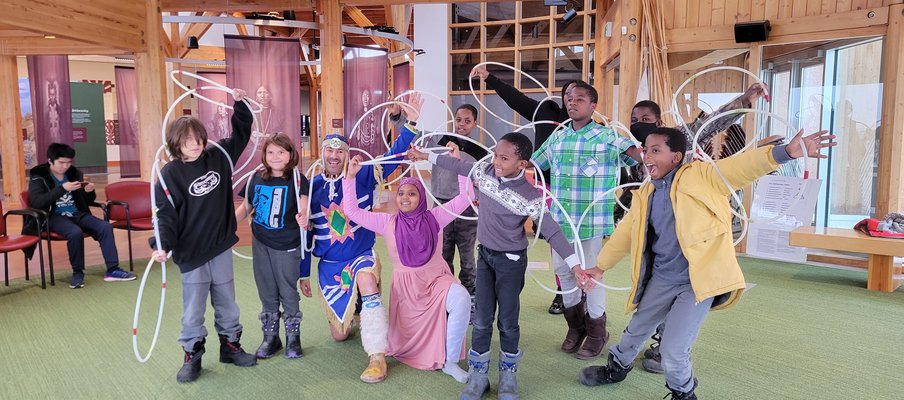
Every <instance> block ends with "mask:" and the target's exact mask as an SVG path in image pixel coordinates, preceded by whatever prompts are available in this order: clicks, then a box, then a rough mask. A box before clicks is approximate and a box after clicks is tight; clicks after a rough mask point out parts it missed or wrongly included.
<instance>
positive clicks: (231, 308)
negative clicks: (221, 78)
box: [151, 89, 257, 382]
mask: <svg viewBox="0 0 904 400" xmlns="http://www.w3.org/2000/svg"><path fill="white" fill-rule="evenodd" d="M233 97H234V98H235V108H234V110H235V112H234V113H233V115H232V137H231V138H228V139H223V140H221V141H220V142H219V144H220V146H221V147H223V149H224V150H226V152H227V153H229V157H231V159H232V160H238V159H239V155H241V154H242V151H243V150H244V149H245V146H246V145H247V144H248V139H249V138H250V137H251V123H252V117H251V111H250V110H249V109H248V106H246V105H245V104H244V103H242V102H241V101H240V100H242V98H244V97H245V91H243V90H242V89H234V92H233ZM166 147H167V150H168V151H169V153H170V154H171V155H172V161H171V162H169V163H168V164H166V165H165V166H164V167H163V169H162V171H161V172H160V179H161V180H162V181H163V182H165V183H166V185H167V189H168V190H167V191H166V192H165V191H164V190H163V187H162V186H161V184H160V183H159V182H158V183H157V186H156V193H157V204H156V205H155V206H156V207H157V209H158V210H157V218H158V226H159V228H160V238H159V239H160V245H161V247H162V248H160V249H157V250H156V251H154V253H153V254H152V257H153V258H154V259H156V260H157V261H158V262H164V261H166V260H167V258H168V256H167V253H168V252H169V251H172V253H173V254H172V256H173V260H174V261H175V262H176V264H177V265H178V266H179V271H180V272H181V273H182V333H181V334H180V336H179V344H180V345H182V349H183V350H184V351H185V359H184V361H183V365H182V368H181V369H180V370H179V373H178V374H176V380H177V381H179V382H191V381H194V380H195V379H198V376H199V375H200V374H201V356H203V355H204V343H205V342H206V340H205V338H206V337H207V329H205V328H204V311H205V309H206V308H207V307H206V305H205V303H206V302H207V295H208V294H210V302H211V304H212V305H213V308H214V324H215V326H216V328H217V334H219V337H220V362H222V363H232V364H235V365H238V366H242V367H246V366H252V365H255V364H257V358H256V357H255V356H254V355H253V354H248V353H245V351H244V350H242V345H241V344H240V343H239V341H240V339H241V337H242V324H241V323H239V307H238V305H237V304H236V303H235V284H234V282H233V273H232V253H231V249H232V246H233V245H234V244H236V243H237V242H238V241H239V238H238V236H236V234H235V230H236V221H235V213H234V210H233V207H234V206H233V201H232V166H230V165H229V160H230V159H229V158H227V156H226V155H225V154H223V152H222V151H220V150H219V149H214V148H211V149H210V150H207V149H206V147H207V130H205V129H204V124H203V123H202V122H201V121H199V120H198V119H197V118H193V117H188V116H186V117H182V118H179V119H177V120H175V121H173V122H172V123H171V124H170V125H169V127H167V130H166ZM151 242H152V243H154V238H151Z"/></svg>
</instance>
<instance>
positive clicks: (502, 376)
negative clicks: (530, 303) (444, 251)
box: [408, 132, 582, 400]
mask: <svg viewBox="0 0 904 400" xmlns="http://www.w3.org/2000/svg"><path fill="white" fill-rule="evenodd" d="M453 146H454V145H453ZM532 147H533V146H532V145H531V143H530V139H528V138H527V137H526V136H524V135H523V134H521V133H517V132H512V133H508V134H506V135H505V136H503V137H502V139H500V140H499V143H498V144H497V145H496V148H495V149H494V158H493V161H492V163H489V162H486V161H483V162H479V163H478V164H477V166H476V167H474V163H469V162H465V161H461V160H456V159H455V158H452V157H450V156H437V155H436V154H433V153H431V154H430V155H429V157H428V156H427V155H426V154H424V153H422V152H420V151H418V150H415V149H411V150H409V153H408V154H409V158H411V159H414V160H430V162H432V163H434V164H436V165H438V166H440V167H441V168H446V169H449V170H453V171H455V172H456V173H458V174H459V175H463V176H467V175H468V174H469V172H470V171H471V169H472V167H474V177H473V179H474V183H475V184H476V186H477V187H478V188H479V192H478V197H477V200H478V202H479V206H478V210H477V211H478V214H479V215H480V220H479V221H478V224H477V240H478V241H479V242H480V246H479V248H478V256H477V292H476V297H475V299H474V300H475V303H476V305H477V313H476V317H477V320H476V321H474V329H473V330H472V332H471V350H470V351H469V352H468V370H469V371H468V373H469V378H468V384H467V386H465V388H464V390H462V392H461V398H462V399H474V400H476V399H479V398H480V397H481V396H482V395H483V394H484V393H486V391H487V390H489V386H490V382H489V378H488V377H487V369H488V367H489V363H490V339H491V337H492V335H493V317H494V315H495V314H496V308H497V305H498V308H499V319H498V325H499V340H500V347H501V348H502V349H501V351H500V356H499V357H500V360H499V388H498V396H499V398H500V399H517V398H518V382H517V380H516V377H515V372H516V371H517V370H518V360H520V359H521V356H522V355H523V352H522V351H521V349H520V348H519V347H518V342H519V339H520V336H521V333H520V329H521V328H520V327H519V326H518V315H519V313H520V311H521V304H520V301H519V299H518V296H519V295H520V293H521V289H523V288H524V273H525V271H526V270H527V235H526V234H525V232H524V222H525V221H526V220H527V218H528V217H530V218H532V219H533V220H534V222H535V223H536V222H537V220H538V219H539V218H540V214H541V210H542V209H543V207H545V204H543V198H542V197H541V196H540V193H539V192H537V189H535V188H534V187H533V186H531V184H530V183H528V182H527V180H526V179H524V169H525V168H527V166H528V165H529V164H528V160H529V159H530V152H531V148H532ZM542 214H543V224H542V228H541V231H540V233H542V234H543V237H544V238H546V240H547V241H548V242H549V244H550V246H552V248H553V250H554V251H555V252H556V253H558V254H559V255H560V256H562V257H564V259H565V261H566V262H567V263H568V265H570V266H571V267H572V268H574V269H575V270H576V271H578V270H580V262H579V261H578V255H576V254H575V253H574V249H573V248H572V246H571V245H569V244H568V241H567V240H566V239H565V236H564V235H563V234H562V231H561V230H560V229H559V226H558V225H556V224H555V223H554V222H553V221H552V218H550V216H549V213H542ZM581 274H582V273H581Z"/></svg>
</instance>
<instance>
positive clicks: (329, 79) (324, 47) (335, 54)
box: [317, 0, 351, 135]
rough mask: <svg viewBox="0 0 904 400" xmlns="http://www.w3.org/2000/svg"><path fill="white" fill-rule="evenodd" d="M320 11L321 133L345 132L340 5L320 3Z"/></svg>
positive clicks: (335, 0) (325, 0)
mask: <svg viewBox="0 0 904 400" xmlns="http://www.w3.org/2000/svg"><path fill="white" fill-rule="evenodd" d="M318 4H319V6H318V7H317V10H319V11H320V26H321V30H320V34H321V37H320V71H321V72H320V93H321V98H320V99H321V101H322V103H323V104H322V105H321V108H322V114H321V116H322V117H323V119H322V120H321V121H320V126H321V127H322V128H323V129H321V134H323V135H328V134H330V133H334V132H339V133H345V132H346V129H351V127H350V126H349V127H345V126H343V125H342V120H343V115H344V113H343V109H342V104H343V103H342V4H339V0H321V1H320V2H319V3H318Z"/></svg>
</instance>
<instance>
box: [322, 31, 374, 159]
mask: <svg viewBox="0 0 904 400" xmlns="http://www.w3.org/2000/svg"><path fill="white" fill-rule="evenodd" d="M342 60H343V61H342V64H343V71H344V72H343V74H342V75H343V80H342V86H343V96H344V97H343V103H344V109H343V111H344V114H345V119H344V125H345V134H346V136H351V134H352V129H353V128H354V126H355V123H356V122H358V119H359V118H361V116H362V115H364V113H365V112H366V111H368V110H370V108H371V107H373V106H375V105H377V104H380V103H382V102H384V101H386V100H387V99H388V97H389V93H388V91H387V82H386V81H387V74H388V72H389V71H388V68H389V67H388V65H389V58H388V56H387V53H386V50H382V49H375V48H372V47H356V46H345V47H344V48H343V49H342ZM382 115H383V114H382V111H374V112H372V113H368V114H367V116H366V117H365V118H364V120H363V121H361V125H360V126H358V131H357V133H355V136H354V138H352V139H351V141H350V142H349V145H350V146H352V147H357V148H360V149H363V150H365V151H367V152H368V153H370V154H371V155H373V156H374V157H376V156H377V155H379V154H383V153H385V152H386V151H387V150H388V149H387V148H386V145H385V144H384V143H383V140H382V139H381V138H380V127H379V123H380V117H382ZM325 133H329V132H325Z"/></svg>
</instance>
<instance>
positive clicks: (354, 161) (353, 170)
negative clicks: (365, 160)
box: [345, 155, 361, 178]
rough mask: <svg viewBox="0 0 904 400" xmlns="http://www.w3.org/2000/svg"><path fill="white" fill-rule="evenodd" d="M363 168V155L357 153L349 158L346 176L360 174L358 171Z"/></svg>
mask: <svg viewBox="0 0 904 400" xmlns="http://www.w3.org/2000/svg"><path fill="white" fill-rule="evenodd" d="M360 170H361V155H357V156H354V157H352V158H351V159H350V160H348V165H347V166H346V167H345V177H346V178H349V177H352V176H355V175H358V171H360Z"/></svg>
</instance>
